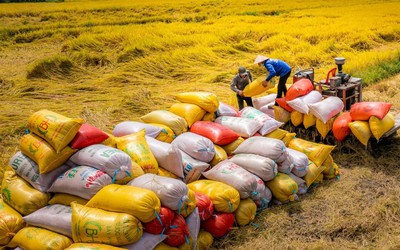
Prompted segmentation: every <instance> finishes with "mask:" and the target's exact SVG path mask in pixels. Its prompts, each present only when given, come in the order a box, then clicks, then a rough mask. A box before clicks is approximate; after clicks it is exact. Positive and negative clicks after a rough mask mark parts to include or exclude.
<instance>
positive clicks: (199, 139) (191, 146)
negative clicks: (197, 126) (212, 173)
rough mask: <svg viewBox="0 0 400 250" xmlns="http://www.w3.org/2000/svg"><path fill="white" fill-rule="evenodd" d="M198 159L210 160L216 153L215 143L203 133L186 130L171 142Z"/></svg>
mask: <svg viewBox="0 0 400 250" xmlns="http://www.w3.org/2000/svg"><path fill="white" fill-rule="evenodd" d="M171 144H172V145H175V146H177V147H178V148H179V149H180V150H182V151H183V152H185V153H186V154H188V155H190V156H191V157H193V158H194V159H196V160H199V161H203V162H210V161H211V160H212V159H213V158H214V155H215V149H214V143H213V142H212V141H211V140H210V139H208V138H207V137H204V136H202V135H198V134H195V133H192V132H185V133H182V134H180V135H178V136H177V137H176V138H175V140H173V141H172V142H171Z"/></svg>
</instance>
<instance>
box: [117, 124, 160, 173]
mask: <svg viewBox="0 0 400 250" xmlns="http://www.w3.org/2000/svg"><path fill="white" fill-rule="evenodd" d="M145 135H146V131H145V130H144V129H142V130H140V131H139V132H136V133H133V134H130V135H125V136H122V137H119V138H118V140H117V148H118V149H120V150H122V151H124V152H125V153H127V154H128V155H129V156H130V157H131V158H132V160H134V161H135V162H136V163H137V164H138V165H139V166H140V167H141V168H142V169H143V172H144V173H152V174H157V173H158V163H157V160H156V158H155V157H154V155H153V153H152V152H151V150H150V147H149V144H148V143H147V141H146V137H145Z"/></svg>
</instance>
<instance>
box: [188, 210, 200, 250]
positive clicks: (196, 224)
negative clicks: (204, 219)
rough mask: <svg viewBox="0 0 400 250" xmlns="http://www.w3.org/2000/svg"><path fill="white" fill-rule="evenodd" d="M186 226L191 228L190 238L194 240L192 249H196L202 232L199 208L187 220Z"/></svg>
mask: <svg viewBox="0 0 400 250" xmlns="http://www.w3.org/2000/svg"><path fill="white" fill-rule="evenodd" d="M186 224H187V226H188V228H189V234H190V238H191V239H192V240H193V244H192V248H190V249H195V248H196V245H197V237H198V235H199V231H200V215H199V210H198V209H197V208H196V209H195V210H194V211H193V213H191V214H190V215H189V216H188V217H187V218H186Z"/></svg>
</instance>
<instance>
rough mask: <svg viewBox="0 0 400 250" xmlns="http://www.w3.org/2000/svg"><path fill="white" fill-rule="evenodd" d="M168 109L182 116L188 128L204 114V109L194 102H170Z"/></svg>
mask: <svg viewBox="0 0 400 250" xmlns="http://www.w3.org/2000/svg"><path fill="white" fill-rule="evenodd" d="M169 111H171V112H172V113H174V114H175V115H179V116H180V117H182V118H184V119H185V120H186V122H187V124H188V126H189V128H190V127H191V126H192V124H193V123H195V122H197V121H201V119H203V117H204V115H205V114H206V111H205V110H204V109H202V108H200V107H199V106H197V105H196V104H191V103H182V102H181V103H174V104H172V106H171V107H170V108H169Z"/></svg>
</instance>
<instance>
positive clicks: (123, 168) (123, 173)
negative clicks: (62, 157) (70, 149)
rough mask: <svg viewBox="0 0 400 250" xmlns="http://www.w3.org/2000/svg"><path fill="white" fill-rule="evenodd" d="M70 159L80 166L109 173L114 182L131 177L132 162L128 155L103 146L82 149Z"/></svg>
mask: <svg viewBox="0 0 400 250" xmlns="http://www.w3.org/2000/svg"><path fill="white" fill-rule="evenodd" d="M69 159H70V161H72V162H74V163H76V164H78V166H90V167H93V168H96V169H98V170H101V171H103V172H105V173H107V174H108V175H109V176H111V177H112V179H113V182H114V180H121V179H123V178H125V177H127V176H130V172H131V170H132V160H131V157H130V156H129V155H128V154H127V153H125V152H124V151H122V150H120V149H117V148H113V147H110V146H106V145H103V144H93V145H91V146H88V147H85V148H82V149H81V150H78V151H77V152H76V153H75V154H73V155H72V156H71V157H70V158H69Z"/></svg>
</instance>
